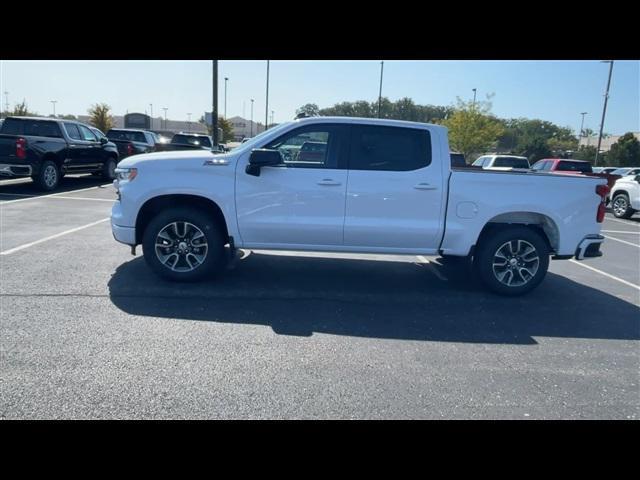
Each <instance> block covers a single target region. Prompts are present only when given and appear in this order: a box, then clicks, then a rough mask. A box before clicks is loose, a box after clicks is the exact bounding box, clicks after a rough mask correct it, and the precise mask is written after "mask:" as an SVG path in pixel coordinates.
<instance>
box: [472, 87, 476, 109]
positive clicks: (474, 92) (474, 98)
mask: <svg viewBox="0 0 640 480" xmlns="http://www.w3.org/2000/svg"><path fill="white" fill-rule="evenodd" d="M471 90H473V108H476V92H477V90H478V89H477V88H472V89H471Z"/></svg>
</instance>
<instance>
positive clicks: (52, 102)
mask: <svg viewBox="0 0 640 480" xmlns="http://www.w3.org/2000/svg"><path fill="white" fill-rule="evenodd" d="M50 102H51V105H53V118H55V117H56V103H58V101H57V100H50Z"/></svg>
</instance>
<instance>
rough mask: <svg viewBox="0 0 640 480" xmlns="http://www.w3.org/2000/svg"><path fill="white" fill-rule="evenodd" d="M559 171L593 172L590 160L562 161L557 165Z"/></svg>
mask: <svg viewBox="0 0 640 480" xmlns="http://www.w3.org/2000/svg"><path fill="white" fill-rule="evenodd" d="M556 171H558V172H581V173H592V172H593V170H592V169H591V164H590V163H588V162H567V161H560V162H558V166H557V167H556Z"/></svg>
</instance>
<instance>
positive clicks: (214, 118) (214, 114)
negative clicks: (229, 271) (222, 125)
mask: <svg viewBox="0 0 640 480" xmlns="http://www.w3.org/2000/svg"><path fill="white" fill-rule="evenodd" d="M211 133H212V134H213V135H212V137H213V145H214V146H217V145H218V142H219V141H220V139H219V138H218V61H217V60H214V61H213V108H212V109H211Z"/></svg>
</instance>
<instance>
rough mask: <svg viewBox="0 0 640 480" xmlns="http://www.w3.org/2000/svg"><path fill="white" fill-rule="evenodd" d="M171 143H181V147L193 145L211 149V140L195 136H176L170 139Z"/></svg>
mask: <svg viewBox="0 0 640 480" xmlns="http://www.w3.org/2000/svg"><path fill="white" fill-rule="evenodd" d="M171 143H181V144H183V145H194V146H201V147H211V140H209V137H206V136H204V135H203V136H196V135H181V134H179V133H178V134H176V135H174V136H173V139H171Z"/></svg>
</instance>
